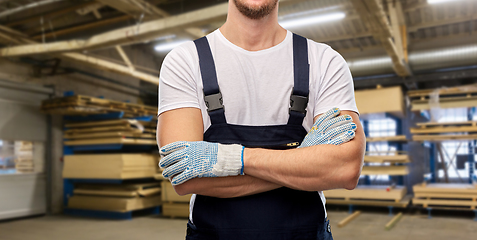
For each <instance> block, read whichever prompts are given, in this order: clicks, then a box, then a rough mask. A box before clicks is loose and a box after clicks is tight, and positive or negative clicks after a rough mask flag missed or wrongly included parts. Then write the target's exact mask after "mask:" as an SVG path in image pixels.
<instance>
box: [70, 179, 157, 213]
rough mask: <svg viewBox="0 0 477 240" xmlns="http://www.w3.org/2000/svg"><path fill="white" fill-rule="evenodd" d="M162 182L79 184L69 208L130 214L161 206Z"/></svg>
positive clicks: (71, 198)
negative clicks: (130, 212) (129, 212)
mask: <svg viewBox="0 0 477 240" xmlns="http://www.w3.org/2000/svg"><path fill="white" fill-rule="evenodd" d="M160 193H161V188H160V182H153V183H141V184H119V185H114V184H109V185H105V184H79V185H78V186H76V187H75V189H74V195H73V196H71V197H70V198H69V200H68V208H74V209H86V210H98V211H112V212H128V211H135V210H140V209H146V208H151V207H157V206H160V205H161V203H162V200H161V195H160Z"/></svg>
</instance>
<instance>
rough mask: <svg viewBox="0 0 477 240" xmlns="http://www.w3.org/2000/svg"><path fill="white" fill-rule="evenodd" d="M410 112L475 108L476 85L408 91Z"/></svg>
mask: <svg viewBox="0 0 477 240" xmlns="http://www.w3.org/2000/svg"><path fill="white" fill-rule="evenodd" d="M407 95H408V97H409V99H410V101H411V110H412V111H420V110H427V109H431V108H434V107H439V108H459V107H475V106H477V85H476V84H473V85H467V86H461V87H455V88H442V89H428V90H415V91H408V93H407Z"/></svg>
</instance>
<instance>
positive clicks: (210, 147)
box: [159, 141, 244, 185]
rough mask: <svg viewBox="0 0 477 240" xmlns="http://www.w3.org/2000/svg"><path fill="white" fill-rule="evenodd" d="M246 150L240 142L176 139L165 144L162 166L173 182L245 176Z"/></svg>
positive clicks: (174, 183)
mask: <svg viewBox="0 0 477 240" xmlns="http://www.w3.org/2000/svg"><path fill="white" fill-rule="evenodd" d="M243 149H244V147H243V146H241V145H238V144H230V145H226V144H220V143H210V142H204V141H200V142H184V141H181V142H174V143H171V144H168V145H166V146H164V147H162V148H161V149H160V150H159V153H160V154H161V155H162V158H161V161H160V162H159V166H160V167H162V168H165V170H164V171H163V172H162V175H163V176H164V177H165V178H170V177H173V176H175V175H177V174H178V175H177V176H175V177H174V178H173V179H172V182H171V183H172V185H179V184H182V183H184V182H186V181H188V180H190V179H193V178H196V177H226V176H236V175H243Z"/></svg>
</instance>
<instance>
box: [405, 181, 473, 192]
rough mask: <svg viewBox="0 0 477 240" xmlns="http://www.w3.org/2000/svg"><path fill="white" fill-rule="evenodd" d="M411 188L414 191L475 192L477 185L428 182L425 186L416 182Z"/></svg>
mask: <svg viewBox="0 0 477 240" xmlns="http://www.w3.org/2000/svg"><path fill="white" fill-rule="evenodd" d="M412 188H413V191H414V192H418V193H452V194H477V187H475V186H474V185H472V184H462V183H461V184H458V183H429V184H426V185H425V186H423V185H422V184H416V185H414V186H413V187H412Z"/></svg>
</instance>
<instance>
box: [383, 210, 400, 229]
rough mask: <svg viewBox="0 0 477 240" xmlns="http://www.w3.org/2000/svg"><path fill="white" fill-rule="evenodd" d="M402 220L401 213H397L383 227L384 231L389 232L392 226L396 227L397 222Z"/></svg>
mask: <svg viewBox="0 0 477 240" xmlns="http://www.w3.org/2000/svg"><path fill="white" fill-rule="evenodd" d="M401 218H402V212H400V213H398V214H397V215H396V216H394V217H393V219H391V221H389V222H388V223H387V224H386V225H385V226H384V229H386V230H391V228H393V227H394V225H396V223H397V222H399V220H401Z"/></svg>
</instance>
